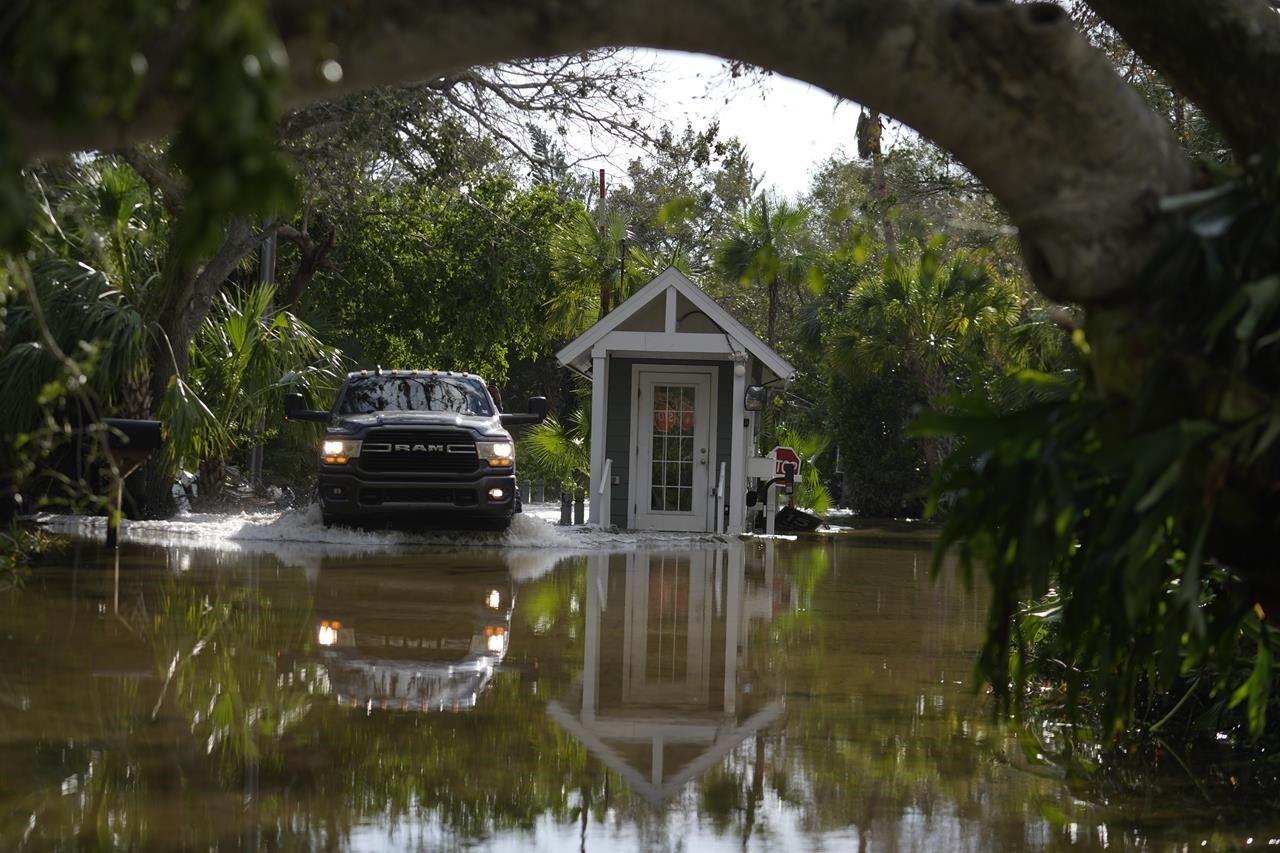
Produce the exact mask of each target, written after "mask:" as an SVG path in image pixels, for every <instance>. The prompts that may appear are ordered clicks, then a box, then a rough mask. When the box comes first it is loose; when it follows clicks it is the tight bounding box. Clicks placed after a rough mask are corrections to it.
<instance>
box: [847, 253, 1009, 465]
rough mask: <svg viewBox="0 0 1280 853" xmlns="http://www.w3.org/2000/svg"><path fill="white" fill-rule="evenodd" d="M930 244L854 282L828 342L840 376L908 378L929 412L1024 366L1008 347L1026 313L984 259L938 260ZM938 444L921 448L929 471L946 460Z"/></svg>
mask: <svg viewBox="0 0 1280 853" xmlns="http://www.w3.org/2000/svg"><path fill="white" fill-rule="evenodd" d="M942 249H943V244H942V243H941V242H940V241H934V242H933V243H931V244H930V245H928V246H926V247H925V248H924V249H923V250H922V251H921V252H920V254H919V255H918V256H917V257H916V258H915V259H914V260H911V259H900V258H889V259H887V260H886V261H885V263H884V269H883V273H882V274H881V275H879V276H869V277H866V278H863V279H862V280H860V281H858V282H857V283H856V284H855V285H854V286H853V288H852V289H851V291H850V293H849V296H848V299H847V300H846V302H845V307H844V309H843V310H842V311H841V313H840V315H839V316H838V317H837V318H836V320H835V322H834V323H833V329H834V330H833V332H832V333H831V334H830V336H829V338H828V346H829V353H830V357H831V360H832V361H833V363H834V366H835V368H836V370H837V372H838V373H839V374H840V375H843V376H844V377H846V378H848V379H850V380H853V381H855V382H856V381H862V380H866V379H868V378H870V377H874V376H877V375H882V374H885V373H889V372H905V373H906V374H907V375H909V376H911V377H913V378H914V381H916V382H918V383H919V385H920V388H921V389H922V392H923V396H924V398H925V400H926V401H927V402H928V404H929V406H930V407H931V408H934V409H938V408H942V407H944V406H945V405H946V403H947V399H948V397H949V396H950V395H952V394H954V393H957V392H960V391H962V390H973V389H972V388H968V389H966V388H965V387H964V385H965V383H966V382H976V383H977V386H978V388H980V389H984V390H985V386H986V385H987V384H988V383H989V382H991V381H992V380H993V379H995V378H997V377H998V376H999V375H1001V374H1003V373H1005V372H1007V371H1008V370H1011V369H1014V368H1016V367H1020V366H1023V364H1024V363H1025V359H1026V358H1027V357H1028V352H1029V351H1028V350H1027V349H1026V348H1025V347H1011V346H1009V345H1008V344H1009V342H1010V339H1011V332H1012V330H1013V329H1015V328H1016V327H1017V325H1018V323H1019V320H1020V318H1021V317H1022V313H1023V299H1022V296H1021V292H1020V289H1019V288H1018V286H1017V283H1016V282H1015V281H1012V280H1009V279H1002V278H999V277H997V276H995V275H994V274H993V273H992V271H991V270H990V268H989V267H988V266H986V265H985V264H984V263H983V262H982V260H981V258H980V257H979V256H977V255H973V254H970V253H966V252H960V253H957V254H956V255H954V256H953V257H952V258H950V259H949V260H945V261H944V260H943V258H942ZM945 452H946V447H945V446H944V445H943V444H942V443H941V442H940V441H938V440H936V439H930V440H928V441H927V442H926V444H925V456H926V459H927V461H928V463H929V465H930V467H931V468H934V469H935V470H936V466H937V465H938V464H939V463H940V462H941V461H942V459H943V458H944V456H945Z"/></svg>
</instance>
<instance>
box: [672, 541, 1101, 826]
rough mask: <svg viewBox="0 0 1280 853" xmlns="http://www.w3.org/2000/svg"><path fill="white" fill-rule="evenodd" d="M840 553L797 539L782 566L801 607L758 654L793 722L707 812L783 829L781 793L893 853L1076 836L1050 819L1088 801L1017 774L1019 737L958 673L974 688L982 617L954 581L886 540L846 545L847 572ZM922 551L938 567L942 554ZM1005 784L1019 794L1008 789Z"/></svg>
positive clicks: (743, 766)
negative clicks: (916, 563) (917, 571)
mask: <svg viewBox="0 0 1280 853" xmlns="http://www.w3.org/2000/svg"><path fill="white" fill-rule="evenodd" d="M877 551H879V553H877ZM836 553H837V551H836V550H835V549H834V547H833V546H832V545H831V544H830V543H825V544H824V543H813V544H809V543H797V544H796V545H794V546H790V547H789V548H788V549H787V551H786V557H785V560H780V561H779V574H780V575H783V576H785V577H787V578H788V579H789V580H790V581H791V584H792V585H791V590H792V594H793V595H794V596H795V608H794V609H791V610H789V611H784V612H782V613H780V614H779V615H777V616H776V617H775V618H774V619H773V621H772V623H771V624H770V628H769V630H768V631H767V632H758V633H757V635H756V636H755V637H753V638H752V639H753V644H754V648H753V650H752V652H751V655H752V656H753V657H754V658H755V659H756V660H767V661H768V662H769V667H770V670H771V671H773V672H775V673H776V674H777V677H778V678H779V679H780V680H781V682H782V684H783V685H784V686H783V688H782V689H783V691H784V693H785V695H787V696H789V697H793V699H795V700H798V701H790V702H789V703H788V710H787V714H786V717H785V721H784V723H783V725H782V726H781V727H779V728H776V729H774V730H772V731H769V732H766V733H765V734H764V735H763V736H762V737H760V738H756V739H754V741H753V742H751V743H748V744H744V745H743V746H742V747H741V748H739V749H738V750H735V752H734V753H733V754H732V755H731V756H730V758H729V760H727V761H726V762H725V763H724V764H723V765H722V766H721V767H719V768H717V769H715V770H713V771H712V772H710V773H708V774H707V775H706V776H704V777H703V778H702V779H701V780H700V781H699V782H698V785H697V788H698V796H699V800H698V802H699V807H700V809H701V810H702V811H703V813H704V814H706V815H707V816H708V817H709V818H710V819H711V820H712V821H713V823H714V824H715V825H716V827H717V829H718V830H720V831H721V832H730V831H732V832H733V833H735V834H736V835H738V836H739V837H741V838H742V839H743V840H744V843H745V840H746V839H747V838H750V837H752V836H753V835H762V836H764V837H769V836H770V835H771V833H772V832H773V831H774V829H775V828H776V827H775V826H774V825H773V824H774V818H773V817H772V816H773V815H775V814H779V813H780V812H779V811H778V809H777V808H773V809H770V808H764V805H765V804H766V802H774V803H775V804H776V805H777V806H780V807H781V813H790V814H791V815H794V816H795V818H796V820H797V822H798V824H799V826H800V827H801V828H802V829H803V830H804V831H805V832H808V833H813V834H814V835H815V836H817V835H818V834H820V833H826V832H831V831H841V830H843V831H848V830H850V829H853V830H855V831H856V832H857V835H858V837H859V838H860V839H861V840H862V843H863V844H865V843H867V839H873V840H874V845H875V846H876V848H877V849H886V850H894V849H899V848H902V849H912V848H916V847H920V846H921V845H922V844H924V845H926V846H927V841H926V839H928V838H930V837H933V838H939V837H945V838H950V839H952V841H953V842H954V841H955V840H957V839H965V842H964V843H965V845H966V846H968V847H970V848H972V849H1018V848H1022V847H1025V846H1027V844H1028V839H1035V838H1037V837H1040V836H1042V837H1043V838H1044V840H1045V841H1046V842H1048V841H1049V840H1050V838H1051V837H1052V836H1053V835H1054V834H1055V833H1062V832H1064V831H1065V830H1063V829H1061V828H1055V826H1054V824H1053V822H1051V821H1049V820H1048V819H1046V818H1045V817H1044V813H1052V814H1055V815H1060V816H1064V817H1065V816H1067V815H1076V814H1080V813H1081V812H1082V811H1083V810H1087V807H1085V806H1082V805H1081V804H1078V803H1076V802H1075V801H1074V800H1073V799H1072V797H1071V796H1070V794H1069V793H1068V792H1067V791H1066V790H1065V789H1064V788H1063V787H1062V786H1061V785H1060V784H1059V783H1058V781H1057V780H1055V779H1039V778H1037V777H1035V776H1033V775H1032V774H1028V773H1018V772H1014V771H1012V770H1011V768H1010V765H1011V764H1025V762H1024V761H1023V759H1022V756H1021V753H1020V751H1019V749H1018V745H1017V742H1016V739H1015V738H1013V737H1012V736H1011V735H1009V734H1008V732H1007V731H1006V730H1005V729H1003V728H1002V727H1001V726H1000V725H999V724H997V723H995V722H994V721H992V720H990V718H989V716H988V712H987V711H986V710H985V709H984V702H983V700H982V699H981V698H980V697H975V696H973V695H972V694H971V693H970V692H969V688H968V687H967V686H964V685H958V684H956V683H955V682H957V681H962V680H963V681H965V682H966V684H967V683H969V679H970V673H971V669H970V667H971V665H972V647H971V645H970V644H971V643H973V642H976V639H977V637H978V633H977V632H978V630H979V626H980V620H979V618H978V617H977V615H976V614H974V613H973V612H972V610H971V608H969V607H968V606H967V605H966V604H965V602H964V601H962V600H961V598H960V590H959V587H958V584H957V583H956V582H955V581H954V579H950V578H942V579H939V581H938V582H937V583H936V584H931V583H930V581H929V579H928V577H927V571H926V572H925V574H924V575H921V576H919V577H913V576H912V575H911V570H910V566H911V565H912V563H911V561H910V559H903V556H904V555H903V554H902V553H901V552H900V551H899V552H897V553H893V552H890V553H887V554H886V553H885V552H884V551H880V549H876V548H867V549H863V553H864V554H865V555H866V556H865V557H862V558H860V557H861V555H860V554H859V551H858V550H855V549H848V548H846V549H843V550H840V551H839V552H838V553H839V554H841V555H844V559H845V560H846V561H848V558H849V556H850V555H853V556H854V565H853V566H846V567H844V570H843V571H841V570H840V568H841V567H840V566H838V565H836V564H835V563H836V559H835V556H834V555H835V554H836ZM920 553H921V555H922V556H921V560H922V563H921V565H924V566H927V565H928V552H927V551H926V550H921V551H920ZM904 566H905V567H906V569H907V576H906V577H904V576H903V567H904ZM799 697H804V698H803V699H800V698H799ZM998 789H1004V790H1005V791H1006V793H1002V794H1001V795H999V796H993V795H992V794H991V792H992V791H994V790H998ZM1010 789H1012V790H1013V791H1014V792H1015V793H1012V794H1009V793H1007V791H1009V790H1010ZM1018 791H1021V794H1022V795H1021V796H1019V795H1018V793H1017V792H1018ZM1042 812H1043V813H1042ZM1095 825H1096V820H1095ZM1082 831H1083V832H1084V833H1085V834H1086V835H1087V834H1088V833H1089V832H1091V831H1092V830H1089V829H1085V830H1082ZM948 832H949V833H951V834H949V835H948V834H946V833H948ZM933 833H939V835H933ZM1080 837H1081V838H1082V839H1083V838H1084V837H1085V836H1084V835H1082V836H1080ZM1031 846H1035V845H1034V844H1032V845H1031Z"/></svg>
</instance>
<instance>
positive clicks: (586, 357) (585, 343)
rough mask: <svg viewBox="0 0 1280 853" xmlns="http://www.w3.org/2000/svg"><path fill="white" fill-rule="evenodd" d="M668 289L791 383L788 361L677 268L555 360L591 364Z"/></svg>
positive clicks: (663, 274)
mask: <svg viewBox="0 0 1280 853" xmlns="http://www.w3.org/2000/svg"><path fill="white" fill-rule="evenodd" d="M668 287H672V288H675V290H676V291H677V292H678V293H680V294H681V295H683V296H684V298H685V299H688V300H689V301H690V302H692V303H693V304H694V305H695V306H697V308H698V310H699V311H701V312H702V313H703V314H705V315H706V316H707V317H708V318H709V319H710V320H711V322H713V323H715V324H716V325H717V326H718V327H720V328H721V329H722V330H723V331H724V332H726V333H727V334H728V335H729V336H730V337H732V338H733V339H734V340H735V341H737V342H738V343H739V344H740V345H741V346H742V347H743V348H745V349H746V350H747V351H748V352H749V353H751V355H753V356H755V357H756V358H757V359H758V360H759V361H760V363H761V364H763V365H764V366H765V367H767V368H768V369H769V370H771V371H773V373H774V375H775V376H779V377H781V378H782V379H784V380H788V381H789V380H790V379H791V377H792V376H794V375H795V368H793V367H792V366H791V365H790V364H789V363H788V362H787V360H786V359H784V358H783V357H782V356H780V355H778V354H777V353H776V352H774V351H773V349H772V348H771V347H769V346H768V345H767V344H765V342H764V341H762V340H760V339H759V338H758V337H756V336H755V334H753V333H752V332H751V330H750V329H748V328H747V327H746V326H744V325H742V324H741V323H739V322H738V320H737V319H736V318H735V317H734V316H733V315H732V314H730V313H729V312H728V311H726V310H724V309H723V308H721V307H720V304H719V303H718V302H716V301H715V300H714V299H712V298H711V297H710V296H708V295H707V294H706V293H705V292H704V291H703V290H702V288H700V287H698V286H697V285H696V284H694V283H693V282H692V281H690V280H689V279H688V278H687V277H686V276H685V275H684V273H682V272H680V271H679V270H677V269H676V268H675V267H667V268H666V269H665V270H663V271H662V272H660V273H658V275H657V276H655V277H654V279H653V280H652V281H650V282H649V283H648V284H646V285H645V286H644V287H642V288H640V289H639V290H637V291H636V292H635V293H633V294H631V296H630V297H628V298H627V300H626V301H625V302H623V303H622V304H621V305H619V306H618V307H617V308H615V309H614V310H613V311H611V312H610V313H609V314H607V315H606V316H605V317H604V319H602V320H600V321H599V322H598V323H596V324H595V325H594V326H592V327H591V328H590V329H587V330H586V331H585V332H583V333H582V334H581V335H579V336H578V337H577V338H575V339H574V340H573V341H572V342H570V343H569V344H567V345H566V346H565V347H564V348H563V349H561V350H560V351H559V352H558V353H556V359H557V360H558V361H559V362H560V363H561V364H563V365H565V366H570V365H573V364H574V363H575V362H586V363H588V364H589V363H590V359H591V350H592V348H593V347H594V346H595V345H596V344H597V343H599V342H600V341H601V340H602V339H603V338H604V337H605V336H606V335H608V334H609V333H610V332H613V331H615V330H617V329H618V327H620V326H621V325H622V324H623V323H625V322H626V321H627V320H628V319H629V318H630V317H632V316H633V315H635V314H636V313H637V312H639V311H640V310H641V309H643V308H644V307H646V306H647V305H648V304H649V303H650V302H652V301H653V300H655V299H660V298H663V297H664V295H665V294H666V291H667V288H668ZM726 352H727V342H726Z"/></svg>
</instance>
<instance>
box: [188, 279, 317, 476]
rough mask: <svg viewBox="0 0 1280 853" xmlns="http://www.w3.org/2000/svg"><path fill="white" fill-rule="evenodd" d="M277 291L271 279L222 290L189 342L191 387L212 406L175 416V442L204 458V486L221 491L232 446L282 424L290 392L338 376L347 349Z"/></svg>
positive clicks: (305, 390)
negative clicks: (277, 300) (280, 303)
mask: <svg viewBox="0 0 1280 853" xmlns="http://www.w3.org/2000/svg"><path fill="white" fill-rule="evenodd" d="M274 296H275V287H274V286H273V285H268V284H259V285H256V286H254V287H251V288H249V289H248V290H246V291H244V292H242V293H238V294H236V295H234V296H232V295H226V294H224V295H222V296H221V297H220V299H219V302H218V304H217V305H216V306H215V308H214V310H213V311H212V312H211V313H210V315H209V317H208V318H207V319H206V320H205V322H204V324H203V325H202V326H201V327H200V330H199V331H198V332H197V333H196V337H195V340H193V341H192V343H191V390H192V391H193V392H194V395H195V397H196V399H197V400H199V401H208V405H207V409H206V410H205V411H207V413H208V414H207V415H205V414H203V413H200V415H201V416H200V417H196V418H191V417H188V418H186V419H182V418H180V417H179V418H176V419H175V420H174V422H173V425H172V427H171V429H170V433H171V436H172V440H171V445H172V447H174V448H175V449H190V450H192V451H193V452H194V454H195V458H201V459H202V462H201V466H200V474H201V477H200V479H201V490H202V494H204V495H208V496H209V497H212V498H215V499H216V498H217V497H218V496H219V495H220V493H221V489H222V483H223V480H224V478H225V454H226V452H227V450H229V449H230V448H231V447H233V446H243V445H245V444H249V443H252V442H256V441H259V440H260V439H261V438H262V433H263V431H264V429H266V428H269V427H271V426H274V425H277V424H279V423H280V421H281V419H282V415H281V413H282V412H283V409H284V406H283V404H284V395H285V394H286V393H290V392H303V393H309V394H310V395H311V396H312V397H315V396H322V395H323V394H324V393H326V392H328V391H331V390H333V388H334V387H336V385H337V383H338V378H339V373H340V371H341V369H342V355H341V353H340V352H339V351H338V350H337V349H335V348H333V347H330V346H327V345H326V344H324V343H322V342H321V341H320V339H319V338H318V337H317V336H316V333H315V330H314V329H312V328H311V327H310V326H308V325H307V324H306V323H304V322H302V321H301V320H299V319H298V318H297V317H296V316H295V315H294V314H292V313H291V312H289V311H287V310H285V309H282V308H276V307H274V306H273V302H272V300H273V299H274ZM170 387H171V388H172V389H173V390H174V392H175V393H174V395H173V398H177V397H179V396H180V395H181V394H182V393H184V390H183V389H182V388H181V384H180V380H179V381H175V382H174V383H173V384H172V385H171V386H170ZM165 402H166V407H167V409H168V410H169V411H170V412H172V413H174V414H177V410H178V409H179V408H182V409H183V410H184V411H185V412H186V413H188V415H190V414H191V413H192V403H190V402H187V403H185V405H183V406H182V407H179V406H178V405H177V404H176V402H175V403H174V404H172V405H171V404H170V398H167V399H166V401H165ZM202 405H203V404H202ZM179 430H181V432H179ZM173 461H175V462H176V461H177V459H176V458H175V459H174V460H173Z"/></svg>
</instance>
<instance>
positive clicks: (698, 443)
mask: <svg viewBox="0 0 1280 853" xmlns="http://www.w3.org/2000/svg"><path fill="white" fill-rule="evenodd" d="M636 378H637V387H638V390H639V393H638V395H637V397H636V398H635V402H636V407H635V410H634V420H633V423H634V424H635V429H634V431H633V432H632V435H634V436H635V437H636V445H635V453H634V458H635V463H636V467H635V476H634V482H635V491H634V492H633V497H632V500H633V505H634V506H635V526H636V527H637V528H639V529H641V530H692V531H707V530H710V529H711V527H710V525H709V519H708V505H709V504H708V501H707V495H708V494H709V490H710V486H711V468H712V465H713V463H714V460H713V454H712V448H711V436H712V432H711V414H712V411H713V408H714V407H713V405H712V399H711V390H712V382H711V374H710V373H692V372H681V373H666V372H658V371H649V370H641V371H638V372H637V374H636Z"/></svg>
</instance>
